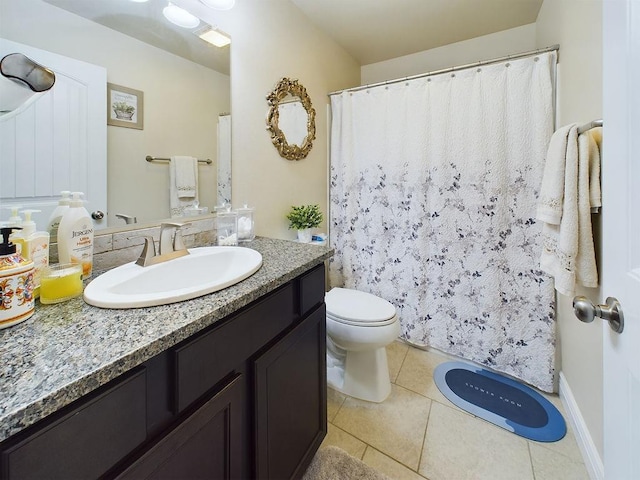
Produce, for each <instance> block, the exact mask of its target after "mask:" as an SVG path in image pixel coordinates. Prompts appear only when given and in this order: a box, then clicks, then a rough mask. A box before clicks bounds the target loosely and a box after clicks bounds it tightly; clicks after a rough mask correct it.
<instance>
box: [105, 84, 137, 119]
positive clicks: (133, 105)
mask: <svg viewBox="0 0 640 480" xmlns="http://www.w3.org/2000/svg"><path fill="white" fill-rule="evenodd" d="M143 95H144V93H143V92H141V91H140V90H134V89H133V88H128V87H123V86H121V85H115V84H113V83H107V125H114V126H116V127H126V128H137V129H138V130H142V129H143V121H144V97H143Z"/></svg>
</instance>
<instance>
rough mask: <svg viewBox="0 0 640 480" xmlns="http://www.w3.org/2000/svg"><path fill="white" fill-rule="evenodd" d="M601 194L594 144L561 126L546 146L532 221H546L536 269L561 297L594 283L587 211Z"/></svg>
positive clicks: (588, 136)
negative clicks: (550, 279)
mask: <svg viewBox="0 0 640 480" xmlns="http://www.w3.org/2000/svg"><path fill="white" fill-rule="evenodd" d="M596 164H597V165H598V167H596ZM596 176H597V177H598V178H597V179H596ZM599 192H600V183H599V148H598V146H597V143H596V141H595V140H594V138H593V137H592V136H591V133H589V132H587V133H585V134H582V135H580V136H579V137H578V128H577V125H576V124H571V125H567V126H565V127H561V128H559V129H558V130H557V131H556V132H555V133H554V134H553V136H552V138H551V141H550V142H549V150H548V153H547V160H546V164H545V170H544V175H543V181H542V186H541V189H540V200H539V204H538V210H537V215H536V217H537V218H538V219H539V220H542V221H543V222H544V223H543V226H542V234H543V238H544V247H543V251H542V255H541V257H540V267H541V268H542V270H543V271H545V272H547V273H549V274H550V275H552V276H553V277H554V279H555V288H556V290H557V291H558V292H559V293H561V294H563V295H567V296H572V295H573V294H574V293H575V286H576V283H579V284H581V285H584V286H587V287H596V286H597V285H598V273H597V269H596V262H595V249H594V244H593V233H592V229H591V207H592V206H597V205H595V204H598V203H600V193H599ZM592 202H593V203H594V205H592Z"/></svg>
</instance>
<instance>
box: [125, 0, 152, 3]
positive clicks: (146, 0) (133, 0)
mask: <svg viewBox="0 0 640 480" xmlns="http://www.w3.org/2000/svg"><path fill="white" fill-rule="evenodd" d="M129 1H130V2H136V3H145V2H148V1H149V0H129Z"/></svg>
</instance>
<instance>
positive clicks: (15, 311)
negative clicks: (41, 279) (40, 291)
mask: <svg viewBox="0 0 640 480" xmlns="http://www.w3.org/2000/svg"><path fill="white" fill-rule="evenodd" d="M14 230H19V227H3V228H0V234H1V235H2V243H0V329H2V328H7V327H11V326H12V325H16V324H18V323H20V322H23V321H25V320H26V319H28V318H30V317H31V316H32V315H33V312H34V310H35V300H34V297H33V262H32V261H31V260H26V259H24V258H23V257H22V256H21V255H20V254H19V253H18V252H17V248H16V245H15V244H13V243H11V241H10V240H9V236H10V235H11V232H13V231H14Z"/></svg>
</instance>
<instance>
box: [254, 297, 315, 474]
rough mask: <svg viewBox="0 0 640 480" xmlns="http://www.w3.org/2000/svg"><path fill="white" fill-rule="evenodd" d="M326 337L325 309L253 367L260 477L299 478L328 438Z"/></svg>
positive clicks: (273, 348)
mask: <svg viewBox="0 0 640 480" xmlns="http://www.w3.org/2000/svg"><path fill="white" fill-rule="evenodd" d="M325 338H326V337H325V308H324V305H323V306H321V307H319V308H317V309H316V310H315V311H314V312H313V313H312V314H311V315H309V316H308V317H307V318H306V319H305V320H303V321H302V322H301V323H300V325H299V326H298V327H297V328H295V329H294V330H292V331H291V332H289V333H288V334H287V335H286V336H285V337H284V338H282V339H281V340H280V341H279V342H278V343H277V344H275V345H274V346H273V347H272V348H270V349H269V350H268V351H267V352H266V353H265V354H264V355H262V356H260V357H259V358H258V359H257V360H256V361H255V363H254V369H255V377H254V378H255V392H256V395H255V418H256V426H255V427H256V428H255V437H254V441H255V446H256V447H255V457H256V458H255V464H256V468H257V475H256V476H257V478H299V477H300V476H302V474H303V473H304V471H305V469H306V467H307V465H308V464H309V462H310V461H311V459H312V458H313V455H314V454H315V452H316V450H317V449H318V447H319V446H320V443H322V439H323V438H324V436H325V434H326V433H327V430H326V428H327V409H326V401H327V400H326V395H327V389H326V352H325V350H326V347H325V340H324V339H325Z"/></svg>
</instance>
